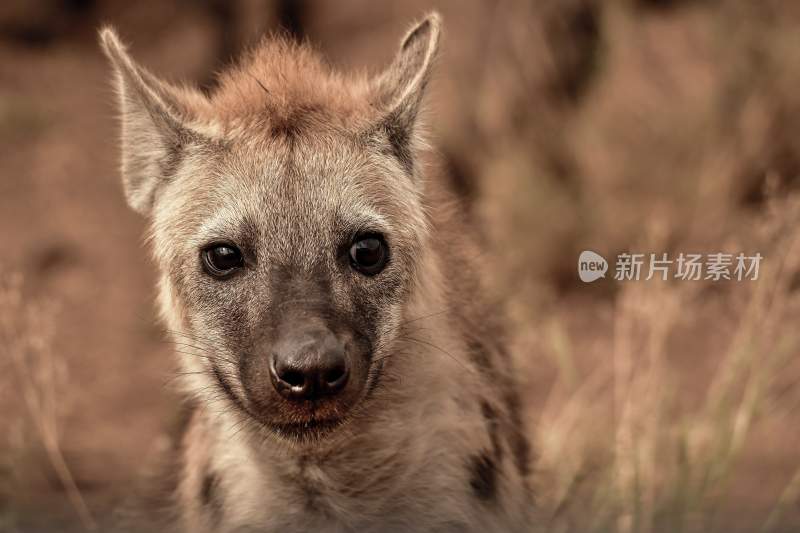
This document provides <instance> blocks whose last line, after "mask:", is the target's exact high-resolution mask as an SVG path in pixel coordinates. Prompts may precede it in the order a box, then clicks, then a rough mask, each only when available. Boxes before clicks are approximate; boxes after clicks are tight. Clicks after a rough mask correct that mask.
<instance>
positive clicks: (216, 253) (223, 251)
mask: <svg viewBox="0 0 800 533" xmlns="http://www.w3.org/2000/svg"><path fill="white" fill-rule="evenodd" d="M201 255H202V257H203V267H204V268H205V270H206V272H208V273H209V274H210V275H212V276H214V277H216V278H224V277H225V276H228V275H229V274H231V273H232V272H233V271H234V270H236V269H237V268H240V267H241V266H243V265H244V259H243V258H242V252H240V251H239V249H238V248H237V247H236V246H234V245H232V244H220V243H218V244H212V245H211V246H208V247H207V248H205V249H204V250H203V251H202V252H201Z"/></svg>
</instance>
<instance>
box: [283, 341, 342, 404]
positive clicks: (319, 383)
mask: <svg viewBox="0 0 800 533" xmlns="http://www.w3.org/2000/svg"><path fill="white" fill-rule="evenodd" d="M269 370H270V377H271V379H272V384H273V386H274V387H275V389H276V390H277V391H278V392H279V393H280V394H281V395H282V396H283V397H285V398H287V399H289V400H315V399H319V398H322V397H325V396H333V395H335V394H337V393H339V392H341V391H342V389H344V386H345V385H346V384H347V378H348V377H349V375H350V369H349V368H348V365H347V357H346V356H345V350H344V345H343V344H342V343H341V342H340V341H339V340H338V339H337V338H336V336H335V335H334V334H333V332H331V331H327V330H321V331H320V330H317V331H310V332H304V333H302V334H301V335H298V336H296V337H293V338H290V339H286V340H285V341H283V342H279V343H278V345H276V347H275V351H274V352H273V354H272V360H271V361H270V367H269Z"/></svg>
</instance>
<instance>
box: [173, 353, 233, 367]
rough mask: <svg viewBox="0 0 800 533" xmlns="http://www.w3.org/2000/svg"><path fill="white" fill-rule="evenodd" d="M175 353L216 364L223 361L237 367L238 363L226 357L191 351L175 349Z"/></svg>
mask: <svg viewBox="0 0 800 533" xmlns="http://www.w3.org/2000/svg"><path fill="white" fill-rule="evenodd" d="M173 351H174V352H175V353H177V354H181V355H186V356H189V357H197V358H199V359H205V360H207V361H209V362H211V363H216V362H219V361H222V362H226V363H228V364H230V365H234V366H235V365H236V363H235V362H233V361H231V360H230V359H226V358H224V357H221V356H217V355H214V354H208V355H207V354H202V353H197V352H193V351H192V352H190V351H186V350H178V349H174V350H173Z"/></svg>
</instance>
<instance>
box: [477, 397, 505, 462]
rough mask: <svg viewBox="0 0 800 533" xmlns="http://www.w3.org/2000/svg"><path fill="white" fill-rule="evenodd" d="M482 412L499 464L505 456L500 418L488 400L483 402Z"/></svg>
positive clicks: (494, 454)
mask: <svg viewBox="0 0 800 533" xmlns="http://www.w3.org/2000/svg"><path fill="white" fill-rule="evenodd" d="M481 413H482V414H483V418H484V420H486V430H487V431H488V432H489V441H490V442H491V443H492V452H493V456H494V458H495V460H496V461H497V463H498V464H499V463H500V461H501V460H502V458H503V447H502V445H501V444H500V420H499V419H498V417H497V413H496V412H495V410H494V409H493V408H492V406H491V405H489V403H488V402H482V403H481Z"/></svg>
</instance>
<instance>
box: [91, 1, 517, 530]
mask: <svg viewBox="0 0 800 533" xmlns="http://www.w3.org/2000/svg"><path fill="white" fill-rule="evenodd" d="M439 34H440V22H439V18H438V16H437V15H435V14H432V15H430V16H428V17H427V18H425V19H424V20H423V21H422V22H421V23H419V24H418V25H416V26H415V27H414V28H413V30H412V31H411V32H409V33H408V35H407V36H406V37H405V38H404V39H403V41H402V44H401V47H400V50H399V52H398V53H397V56H396V58H395V59H394V61H393V62H392V64H391V65H390V66H389V67H388V68H387V69H386V70H385V71H384V72H382V73H380V74H378V75H377V76H374V77H369V76H366V75H363V76H348V77H345V76H342V75H340V74H338V73H336V72H334V71H333V70H332V69H331V68H329V67H328V66H327V65H326V64H325V63H324V62H323V61H322V60H320V59H319V58H318V57H317V55H316V54H315V53H314V52H313V50H311V49H310V47H308V46H307V45H301V44H296V43H293V42H291V41H289V40H287V39H282V38H272V39H267V40H265V41H264V42H262V43H261V44H260V45H258V46H256V47H255V48H253V49H252V50H251V51H250V52H249V53H247V54H246V55H245V56H244V57H243V59H242V60H241V61H240V62H239V63H238V64H237V66H235V67H232V68H230V69H228V70H227V71H226V72H223V73H222V74H221V75H220V77H219V80H218V85H217V87H216V88H215V89H214V90H213V91H211V93H210V94H204V93H201V92H199V91H196V90H192V89H189V88H186V87H179V86H176V85H172V84H170V83H167V82H164V81H162V80H159V79H158V78H156V77H155V76H153V75H152V74H151V73H149V72H148V71H146V70H145V69H143V68H142V67H140V66H138V65H137V64H136V63H135V62H134V61H133V60H132V59H131V58H130V57H129V55H128V53H127V52H126V49H125V47H124V46H123V45H122V44H120V41H119V39H118V38H117V36H116V34H115V33H114V31H113V30H111V29H104V30H103V31H102V32H101V40H102V44H103V48H104V50H105V52H106V54H107V55H108V57H109V58H110V60H111V63H112V64H113V67H114V71H115V75H116V78H115V80H116V88H117V91H118V94H119V101H120V105H121V119H122V176H123V182H124V189H125V194H126V197H127V200H128V203H129V204H130V205H131V207H132V208H133V209H135V210H136V211H138V212H140V213H142V214H144V215H146V216H147V217H148V219H149V221H150V233H151V242H152V244H153V249H154V255H155V261H156V263H157V264H158V267H159V269H160V274H161V277H160V292H159V295H160V296H159V304H160V307H161V311H162V316H163V319H164V321H165V322H166V324H167V326H168V327H169V330H170V334H171V336H172V337H173V340H174V342H175V344H176V345H178V349H177V352H178V353H179V355H180V365H181V376H182V393H183V394H184V395H185V397H186V399H187V401H186V406H187V409H186V411H187V413H186V420H185V423H184V424H183V426H182V430H181V434H180V435H179V436H178V437H177V442H176V446H175V449H174V457H173V461H172V463H171V465H170V472H171V476H169V479H170V480H171V481H170V484H169V487H168V490H167V491H166V492H165V493H163V495H162V496H161V497H159V498H158V501H157V503H153V504H151V505H150V506H149V507H148V508H146V509H143V516H147V517H149V518H157V520H159V522H158V525H157V526H153V525H150V526H144V525H142V526H140V527H141V528H142V529H147V530H158V529H159V528H160V529H161V530H165V531H166V530H170V531H190V532H197V531H332V532H333V531H464V530H473V531H517V530H522V529H527V528H528V527H529V526H530V516H531V514H532V501H531V500H532V497H531V491H530V488H529V483H530V481H529V464H530V459H529V457H528V444H527V440H526V438H525V431H524V428H523V424H522V420H521V415H520V405H519V400H518V396H517V391H516V384H515V380H514V374H513V370H512V368H511V360H510V357H509V356H508V355H507V353H506V352H505V349H504V341H503V334H502V331H501V329H502V328H501V327H500V326H501V322H502V320H501V319H500V318H499V314H498V311H497V309H496V308H495V307H494V306H492V305H490V303H489V302H488V301H487V300H486V299H485V298H484V297H483V296H482V290H483V289H482V281H481V276H480V275H479V273H480V272H481V271H482V270H483V269H481V268H480V266H479V264H478V259H476V257H478V256H480V253H479V250H477V249H475V248H473V244H471V242H470V240H469V239H468V235H467V233H468V225H467V223H466V222H465V221H464V220H463V219H462V218H461V217H459V214H458V210H457V209H456V208H455V206H456V204H455V203H454V202H451V201H449V200H447V199H446V196H445V195H443V194H440V193H437V192H436V190H437V187H436V184H435V183H426V182H425V181H424V180H423V168H422V165H421V163H420V159H419V153H420V148H421V145H422V141H421V135H420V132H419V130H420V124H419V122H420V121H419V120H418V118H419V114H420V107H421V101H422V96H423V93H424V90H425V87H426V85H427V83H428V80H429V78H430V72H431V65H432V63H433V61H434V56H435V54H436V50H437V46H438V41H439Z"/></svg>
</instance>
